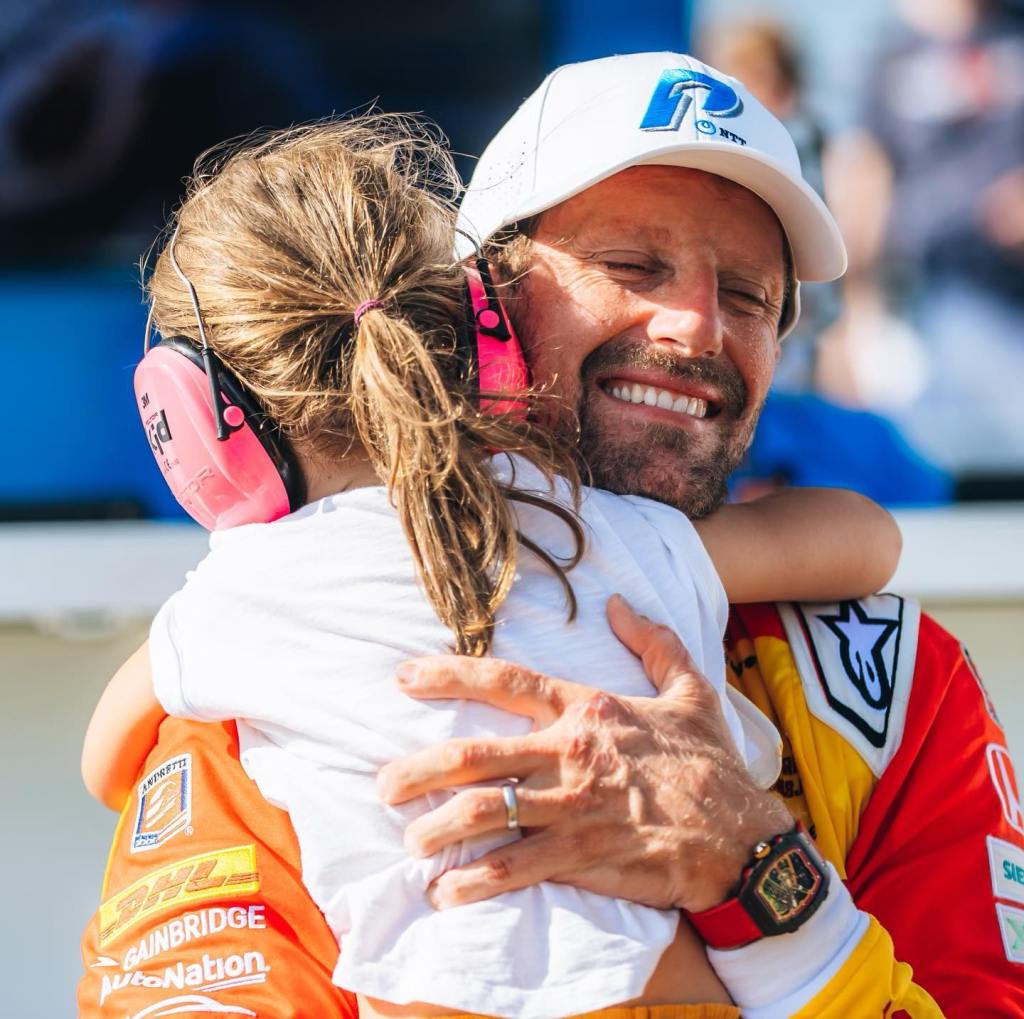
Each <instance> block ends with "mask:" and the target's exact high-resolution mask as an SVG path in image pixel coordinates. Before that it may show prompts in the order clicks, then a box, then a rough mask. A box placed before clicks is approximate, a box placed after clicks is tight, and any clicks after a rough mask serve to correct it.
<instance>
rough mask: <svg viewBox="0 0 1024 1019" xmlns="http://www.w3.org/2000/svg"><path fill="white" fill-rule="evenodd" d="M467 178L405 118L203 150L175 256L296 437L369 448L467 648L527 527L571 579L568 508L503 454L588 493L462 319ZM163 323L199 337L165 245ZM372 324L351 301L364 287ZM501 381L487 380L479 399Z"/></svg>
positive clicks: (222, 339)
mask: <svg viewBox="0 0 1024 1019" xmlns="http://www.w3.org/2000/svg"><path fill="white" fill-rule="evenodd" d="M458 191H459V182H458V175H457V173H456V171H455V168H454V165H453V163H452V161H451V158H450V156H449V155H448V153H447V151H446V149H445V148H444V145H443V144H442V141H441V139H440V138H439V136H438V135H437V134H436V132H434V131H432V130H431V129H430V128H429V127H427V126H426V125H424V124H422V123H420V122H418V121H416V120H413V119H411V118H407V117H399V116H389V115H380V114H378V115H371V116H364V117H358V118H352V119H346V120H329V121H323V122H320V123H316V124H312V125H306V126H302V127H297V128H291V129H288V130H285V131H279V132H274V133H271V134H267V135H265V136H263V137H261V138H257V139H249V140H247V141H246V142H244V143H242V144H241V145H237V144H236V145H233V146H229V147H220V148H217V149H214V150H211V151H210V152H208V153H206V154H204V155H203V156H201V157H200V159H199V161H198V162H197V164H196V168H195V172H194V176H193V178H192V180H191V182H190V183H189V187H188V191H187V195H186V198H185V200H184V202H183V203H182V205H181V207H180V209H179V210H178V212H177V215H176V216H175V217H174V220H173V222H172V223H171V224H169V227H168V229H169V230H170V229H177V240H176V244H175V255H176V258H177V261H178V263H179V265H180V266H181V268H182V270H183V271H184V273H185V274H186V276H188V278H189V279H190V280H191V282H192V283H193V285H194V286H195V288H196V291H197V293H198V296H199V305H200V308H201V311H202V315H203V320H204V323H205V326H206V329H207V333H208V336H209V342H210V346H211V348H212V349H213V350H214V351H215V353H216V354H217V355H218V357H219V358H220V359H221V360H222V361H223V363H224V364H225V365H226V366H227V367H228V368H229V369H230V370H231V371H232V372H233V373H234V374H235V375H236V376H237V377H238V379H239V380H240V381H241V383H242V384H243V385H244V386H245V387H246V388H247V389H248V390H250V392H251V393H252V394H253V395H254V396H255V398H256V399H257V401H258V402H259V403H260V405H261V406H262V407H263V408H264V410H265V411H266V412H267V413H268V414H269V415H270V417H272V418H273V419H274V420H275V421H276V422H277V423H278V425H279V426H280V427H281V429H282V431H283V433H284V434H285V436H286V437H287V438H288V439H289V440H290V441H291V442H292V443H293V444H295V445H296V446H297V447H299V448H300V449H301V448H305V449H307V450H310V451H312V452H313V453H315V454H316V455H317V456H321V457H340V456H345V455H347V454H348V453H350V452H351V451H352V450H353V447H354V444H355V443H358V445H359V446H361V447H362V448H363V450H365V452H366V455H367V456H368V457H369V459H370V461H371V463H372V464H373V466H374V468H375V470H376V472H377V474H378V476H379V477H380V478H381V480H382V481H383V482H384V483H385V484H386V485H387V487H388V489H389V492H390V496H391V499H392V502H393V503H394V505H395V507H396V509H397V512H398V514H399V517H400V519H401V522H402V526H403V528H404V531H405V534H406V536H407V537H408V540H409V543H410V545H411V547H412V551H413V555H414V559H415V562H416V566H417V570H418V572H419V576H420V578H421V581H422V583H423V586H424V588H425V590H426V593H427V596H428V597H429V599H430V601H431V603H432V605H433V606H434V609H435V611H436V612H437V614H438V616H439V618H440V619H441V621H442V622H444V623H445V624H446V625H447V626H449V627H450V628H451V630H452V631H453V632H454V634H455V650H456V651H458V652H459V653H460V654H472V655H481V654H484V653H485V652H486V651H487V649H488V647H489V645H490V641H491V638H492V636H493V629H494V617H495V613H496V611H497V609H498V607H499V605H500V604H501V602H502V601H503V600H504V598H505V597H506V595H507V594H508V591H509V588H510V587H511V584H512V581H513V578H514V576H515V568H516V558H517V554H518V545H519V543H520V542H522V543H523V544H525V545H527V547H529V548H530V549H532V551H533V552H535V553H536V554H537V555H539V556H541V558H543V559H544V560H545V561H546V562H547V563H548V565H549V566H551V568H552V569H554V570H555V571H556V572H557V574H558V576H559V577H560V579H561V581H562V583H563V586H564V588H565V590H566V597H567V600H568V604H569V614H570V618H572V615H573V614H574V612H575V602H574V600H573V597H572V590H571V587H570V586H569V584H568V581H567V579H566V577H565V570H566V569H570V568H571V567H572V566H573V565H575V563H576V562H577V561H578V559H579V556H580V554H581V550H582V540H583V536H582V531H581V529H580V525H579V522H578V520H577V518H576V517H575V515H574V514H573V513H572V512H571V511H570V510H569V509H567V508H566V507H564V506H562V505H560V504H558V503H554V502H552V501H550V500H548V499H546V498H544V497H542V496H535V495H529V494H526V493H523V492H517V491H514V490H512V489H510V488H508V487H507V486H504V485H502V484H501V483H499V482H498V481H497V480H496V478H495V476H494V474H493V473H492V471H491V469H490V467H489V465H488V463H487V457H488V452H489V451H493V450H496V449H501V450H507V451H510V452H511V451H515V452H518V453H520V454H521V455H523V456H524V457H526V458H528V459H529V460H530V461H531V462H532V463H533V464H535V465H536V466H537V467H538V468H539V469H540V470H541V471H542V472H543V474H544V475H545V476H546V478H547V479H548V482H549V483H553V480H554V477H555V475H556V474H559V475H562V476H563V477H565V478H567V479H568V480H569V482H570V485H571V487H572V491H573V493H574V494H575V495H576V496H577V497H578V491H579V480H578V476H577V474H576V472H575V468H574V466H573V458H572V455H571V451H570V450H569V449H568V448H567V447H566V446H565V445H564V444H562V442H560V441H559V440H556V438H555V437H554V436H553V435H552V434H550V433H549V432H547V431H545V430H544V429H542V428H541V427H540V426H538V425H535V424H533V423H529V422H526V421H515V420H511V419H510V418H508V417H500V416H495V415H491V414H486V413H481V411H480V409H479V406H478V399H477V396H478V394H477V393H476V392H475V386H474V384H473V382H472V380H470V379H468V378H467V377H466V370H465V365H464V364H463V363H462V359H461V358H460V356H459V354H458V352H457V348H456V333H455V329H456V328H459V327H460V324H461V323H462V322H463V321H464V318H465V315H466V309H465V305H464V286H465V283H464V280H465V276H464V273H463V271H462V269H461V267H460V266H459V265H458V264H457V263H455V262H453V259H452V248H453V237H454V225H455V206H454V203H455V199H456V197H457V195H458ZM147 289H148V293H149V298H150V300H151V302H152V313H153V320H154V323H155V325H156V326H157V328H158V329H159V330H160V332H161V333H162V334H163V335H164V336H170V335H184V336H186V337H189V338H191V339H192V340H194V341H196V342H198V328H197V324H196V320H195V315H194V313H193V309H192V306H191V303H190V301H189V296H188V293H187V290H186V288H185V287H184V286H183V284H182V282H181V280H180V279H179V278H178V277H177V275H176V274H175V273H174V271H173V268H172V266H171V265H170V261H169V257H168V252H167V251H166V249H165V250H164V251H163V252H162V253H161V254H160V256H159V258H158V259H157V262H156V265H155V268H154V270H153V273H152V275H151V276H150V279H149V281H148V284H147ZM371 300H379V301H380V302H381V304H380V306H379V307H372V308H370V309H368V310H367V311H365V313H364V315H363V316H362V318H361V321H360V323H359V324H358V327H356V325H355V323H354V322H353V313H354V312H355V310H356V308H357V307H358V306H359V305H360V304H362V303H363V302H365V301H371ZM484 395H486V394H484ZM510 499H512V500H518V501H524V502H530V503H534V504H538V505H542V506H545V507H546V508H548V509H551V510H552V511H553V512H555V513H557V514H558V515H559V516H561V517H562V519H564V520H565V521H566V523H567V524H568V525H569V526H570V528H571V529H572V532H573V535H574V537H575V540H576V553H575V556H574V557H573V558H572V559H570V560H569V561H568V562H565V563H563V562H557V561H555V560H554V559H553V558H552V557H551V556H550V555H548V554H547V553H546V552H545V551H544V550H543V549H540V548H538V547H537V546H535V545H534V544H533V543H531V542H530V541H529V540H528V539H526V538H525V537H523V536H522V535H520V534H518V532H517V525H516V518H515V514H514V512H513V509H512V507H511V506H510V504H509V500H510Z"/></svg>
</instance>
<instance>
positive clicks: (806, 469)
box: [734, 393, 954, 506]
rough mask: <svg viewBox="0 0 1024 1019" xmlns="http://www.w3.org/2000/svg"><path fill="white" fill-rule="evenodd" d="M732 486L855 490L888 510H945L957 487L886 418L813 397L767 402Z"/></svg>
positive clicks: (781, 396) (786, 396)
mask: <svg viewBox="0 0 1024 1019" xmlns="http://www.w3.org/2000/svg"><path fill="white" fill-rule="evenodd" d="M734 481H735V483H736V485H737V487H739V488H741V489H742V487H743V485H744V483H749V482H754V481H783V482H785V483H788V484H791V485H818V486H824V487H829V488H852V489H854V490H855V491H857V492H861V493H862V494H864V495H866V496H869V497H870V498H872V499H874V500H875V501H876V502H880V503H882V504H883V505H885V506H935V505H942V504H944V503H948V502H951V501H952V498H953V484H954V481H953V478H952V477H951V476H950V475H949V474H947V473H946V472H945V471H943V470H941V469H940V468H938V467H936V466H934V465H933V464H931V463H929V462H928V461H927V460H925V459H924V458H923V457H922V456H921V455H920V454H918V453H917V452H916V451H915V450H914V449H913V448H912V447H911V446H910V445H909V444H908V443H907V441H906V440H905V439H904V438H903V437H902V436H901V435H900V433H899V432H898V431H897V429H896V428H895V426H894V425H893V424H892V423H891V422H889V421H887V420H886V419H885V418H883V417H879V415H877V414H871V413H869V412H867V411H862V410H853V409H850V408H847V407H840V406H838V405H837V404H834V403H830V402H829V401H828V400H824V399H822V398H821V397H820V396H815V395H813V394H809V393H803V394H792V393H772V394H771V395H770V396H769V397H768V402H767V403H766V404H765V407H764V411H763V412H762V414H761V421H760V424H759V425H758V427H757V434H756V435H755V437H754V444H753V445H752V446H751V448H750V453H749V454H748V458H747V462H746V463H745V464H744V466H743V467H742V468H741V469H740V470H739V471H738V472H737V473H736V475H735V477H734Z"/></svg>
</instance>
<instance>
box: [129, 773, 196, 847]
mask: <svg viewBox="0 0 1024 1019" xmlns="http://www.w3.org/2000/svg"><path fill="white" fill-rule="evenodd" d="M136 799H137V801H138V804H137V807H136V810H135V826H134V827H133V828H132V839H131V845H130V847H129V849H130V852H132V853H142V852H145V851H146V850H148V849H156V848H157V846H162V845H163V844H164V843H165V842H166V841H167V840H168V839H171V838H173V837H174V836H175V835H177V834H178V832H181V831H190V830H191V827H192V755H191V754H178V756H177V757H172V758H171V759H170V760H168V761H164V762H163V764H161V765H159V766H158V767H156V768H154V769H153V770H152V771H151V772H150V773H149V774H148V775H147V776H146V777H145V778H144V779H143V780H142V781H141V782H140V783H139V787H138V789H137V790H136Z"/></svg>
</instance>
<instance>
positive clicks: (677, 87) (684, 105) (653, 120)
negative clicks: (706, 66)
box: [640, 67, 743, 133]
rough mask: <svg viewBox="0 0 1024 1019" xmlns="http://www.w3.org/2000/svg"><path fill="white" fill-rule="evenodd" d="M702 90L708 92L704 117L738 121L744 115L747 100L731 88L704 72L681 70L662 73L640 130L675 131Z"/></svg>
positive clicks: (705, 99) (703, 110)
mask: <svg viewBox="0 0 1024 1019" xmlns="http://www.w3.org/2000/svg"><path fill="white" fill-rule="evenodd" d="M698 88H701V89H707V95H705V97H704V104H703V106H701V111H702V112H703V113H706V114H708V115H709V116H712V117H737V116H739V115H740V114H741V113H742V112H743V100H742V99H740V97H739V96H738V95H737V94H736V90H735V89H734V88H733V87H732V86H731V85H727V84H726V83H725V82H724V81H719V80H718V79H717V78H712V77H711V75H710V74H704V73H703V72H702V71H691V70H689V69H688V68H683V67H679V68H674V69H672V70H668V71H662V72H661V77H660V78H659V79H658V84H657V85H656V86H655V89H654V95H652V96H651V102H650V105H649V106H648V107H647V112H646V113H645V114H644V119H643V120H642V121H640V130H641V131H675V130H676V129H677V128H678V127H679V125H680V124H681V123H682V122H683V117H684V116H685V115H686V111H687V110H688V109H689V108H690V104H691V103H692V102H693V95H692V92H693V90H694V89H698ZM705 123H709V122H708V121H705ZM705 133H712V132H705Z"/></svg>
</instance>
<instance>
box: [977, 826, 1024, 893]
mask: <svg viewBox="0 0 1024 1019" xmlns="http://www.w3.org/2000/svg"><path fill="white" fill-rule="evenodd" d="M985 841H986V842H987V843H988V860H989V869H990V870H991V872H992V891H993V893H994V894H995V896H996V898H998V899H1011V900H1012V901H1014V902H1024V849H1022V848H1021V847H1020V846H1015V845H1014V844H1013V843H1012V842H1006V841H1004V840H1003V839H997V838H996V837H995V835H989V836H988V837H987V838H986V840H985Z"/></svg>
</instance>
